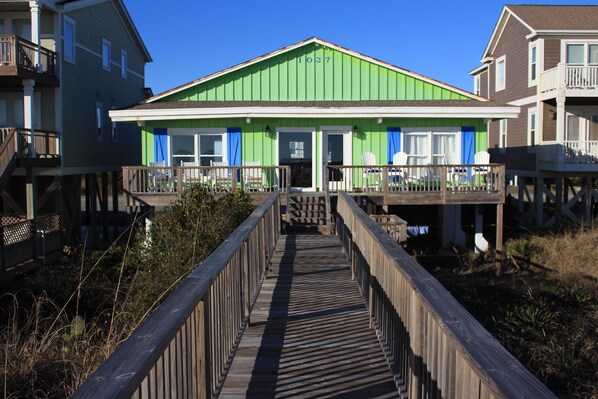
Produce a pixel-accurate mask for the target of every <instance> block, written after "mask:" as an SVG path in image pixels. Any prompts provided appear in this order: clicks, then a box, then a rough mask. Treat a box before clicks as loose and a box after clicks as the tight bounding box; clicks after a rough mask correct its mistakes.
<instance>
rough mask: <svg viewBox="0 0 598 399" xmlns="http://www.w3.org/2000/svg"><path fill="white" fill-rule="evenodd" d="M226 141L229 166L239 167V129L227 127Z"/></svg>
mask: <svg viewBox="0 0 598 399" xmlns="http://www.w3.org/2000/svg"><path fill="white" fill-rule="evenodd" d="M226 136H227V141H228V144H227V145H228V147H227V154H226V155H227V158H228V164H229V165H231V166H241V128H240V127H229V128H227V129H226Z"/></svg>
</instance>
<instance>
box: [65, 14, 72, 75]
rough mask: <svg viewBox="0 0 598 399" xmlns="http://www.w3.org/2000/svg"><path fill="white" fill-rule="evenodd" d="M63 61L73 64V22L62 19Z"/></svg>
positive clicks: (68, 19)
mask: <svg viewBox="0 0 598 399" xmlns="http://www.w3.org/2000/svg"><path fill="white" fill-rule="evenodd" d="M63 30H64V33H63V34H64V48H63V52H64V60H65V61H68V62H70V63H73V64H74V63H75V21H73V20H72V19H70V18H69V17H67V16H65V17H64V27H63Z"/></svg>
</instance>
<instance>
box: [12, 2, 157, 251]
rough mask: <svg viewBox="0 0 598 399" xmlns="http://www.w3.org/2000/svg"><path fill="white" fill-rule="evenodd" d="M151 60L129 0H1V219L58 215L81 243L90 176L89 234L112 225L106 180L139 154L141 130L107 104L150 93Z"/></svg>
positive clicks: (116, 104)
mask: <svg viewBox="0 0 598 399" xmlns="http://www.w3.org/2000/svg"><path fill="white" fill-rule="evenodd" d="M150 61H151V58H150V55H149V53H148V51H147V49H146V48H145V45H144V44H143V42H142V40H141V38H140V36H139V33H138V31H137V30H136V28H135V26H134V24H133V22H132V20H131V17H130V16H129V14H128V12H127V10H126V8H125V6H124V4H123V2H122V0H78V1H77V0H75V1H73V0H70V1H52V0H38V1H28V0H27V1H25V0H20V1H19V0H9V1H5V0H3V1H0V130H1V131H2V137H1V139H2V147H1V148H0V193H1V200H0V204H1V207H2V209H1V210H2V211H3V215H4V220H13V221H14V220H15V219H14V218H15V217H16V218H26V219H28V220H34V219H36V218H37V217H39V216H40V215H44V214H50V213H58V214H60V215H61V226H60V227H61V228H64V229H65V230H66V231H67V234H68V236H69V237H70V241H76V240H77V238H80V223H81V221H80V219H81V218H80V213H81V206H80V203H81V200H80V198H81V181H82V178H83V176H84V177H85V179H86V190H85V191H86V193H87V205H88V206H86V211H88V215H87V217H88V218H89V220H88V223H90V224H92V225H94V229H93V230H94V231H93V232H94V234H92V235H95V233H97V229H95V227H96V225H98V224H100V225H104V227H106V226H107V225H108V197H107V195H108V194H107V193H108V181H109V180H112V181H114V182H117V181H118V172H119V171H120V170H121V168H122V166H123V165H127V164H131V163H136V162H140V160H141V152H140V150H139V143H140V134H139V129H138V128H137V127H136V126H134V125H130V124H122V125H121V124H118V123H114V124H113V123H111V121H110V119H109V117H108V111H109V110H110V109H112V108H116V107H122V106H124V105H127V104H132V103H135V102H137V101H140V100H141V99H143V98H145V95H144V86H145V79H144V68H145V64H146V63H147V62H150ZM32 137H35V139H34V140H32V139H31V138H32ZM109 173H111V174H112V175H111V176H110V178H109V177H108V174H109ZM100 177H101V178H100ZM98 181H101V183H98ZM115 191H117V190H115ZM96 196H97V197H99V201H96ZM98 202H99V204H100V207H101V209H102V212H101V213H102V218H101V219H102V220H101V223H100V221H99V217H97V215H96V212H95V208H96V203H98ZM32 229H33V230H36V228H35V227H33V228H32ZM106 230H107V228H106ZM32 234H36V231H33V233H32ZM90 236H91V235H90ZM96 238H97V237H96Z"/></svg>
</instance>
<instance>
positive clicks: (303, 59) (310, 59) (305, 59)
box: [297, 55, 330, 64]
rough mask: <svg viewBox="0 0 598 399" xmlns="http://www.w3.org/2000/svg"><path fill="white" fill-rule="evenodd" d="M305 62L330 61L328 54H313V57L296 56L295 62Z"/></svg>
mask: <svg viewBox="0 0 598 399" xmlns="http://www.w3.org/2000/svg"><path fill="white" fill-rule="evenodd" d="M303 62H304V63H306V64H311V63H312V62H315V63H316V64H321V63H322V62H323V63H325V64H328V63H329V62H330V56H329V55H328V56H326V57H320V56H315V57H309V56H305V57H297V63H299V64H301V63H303Z"/></svg>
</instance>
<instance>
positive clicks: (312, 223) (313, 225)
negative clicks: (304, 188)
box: [287, 193, 329, 233]
mask: <svg viewBox="0 0 598 399" xmlns="http://www.w3.org/2000/svg"><path fill="white" fill-rule="evenodd" d="M287 213H288V221H289V224H290V228H291V230H292V231H296V232H297V231H299V232H310V231H313V232H320V233H328V232H329V229H328V225H327V223H326V196H325V194H324V193H301V194H291V195H290V197H289V203H288V204H287Z"/></svg>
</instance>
